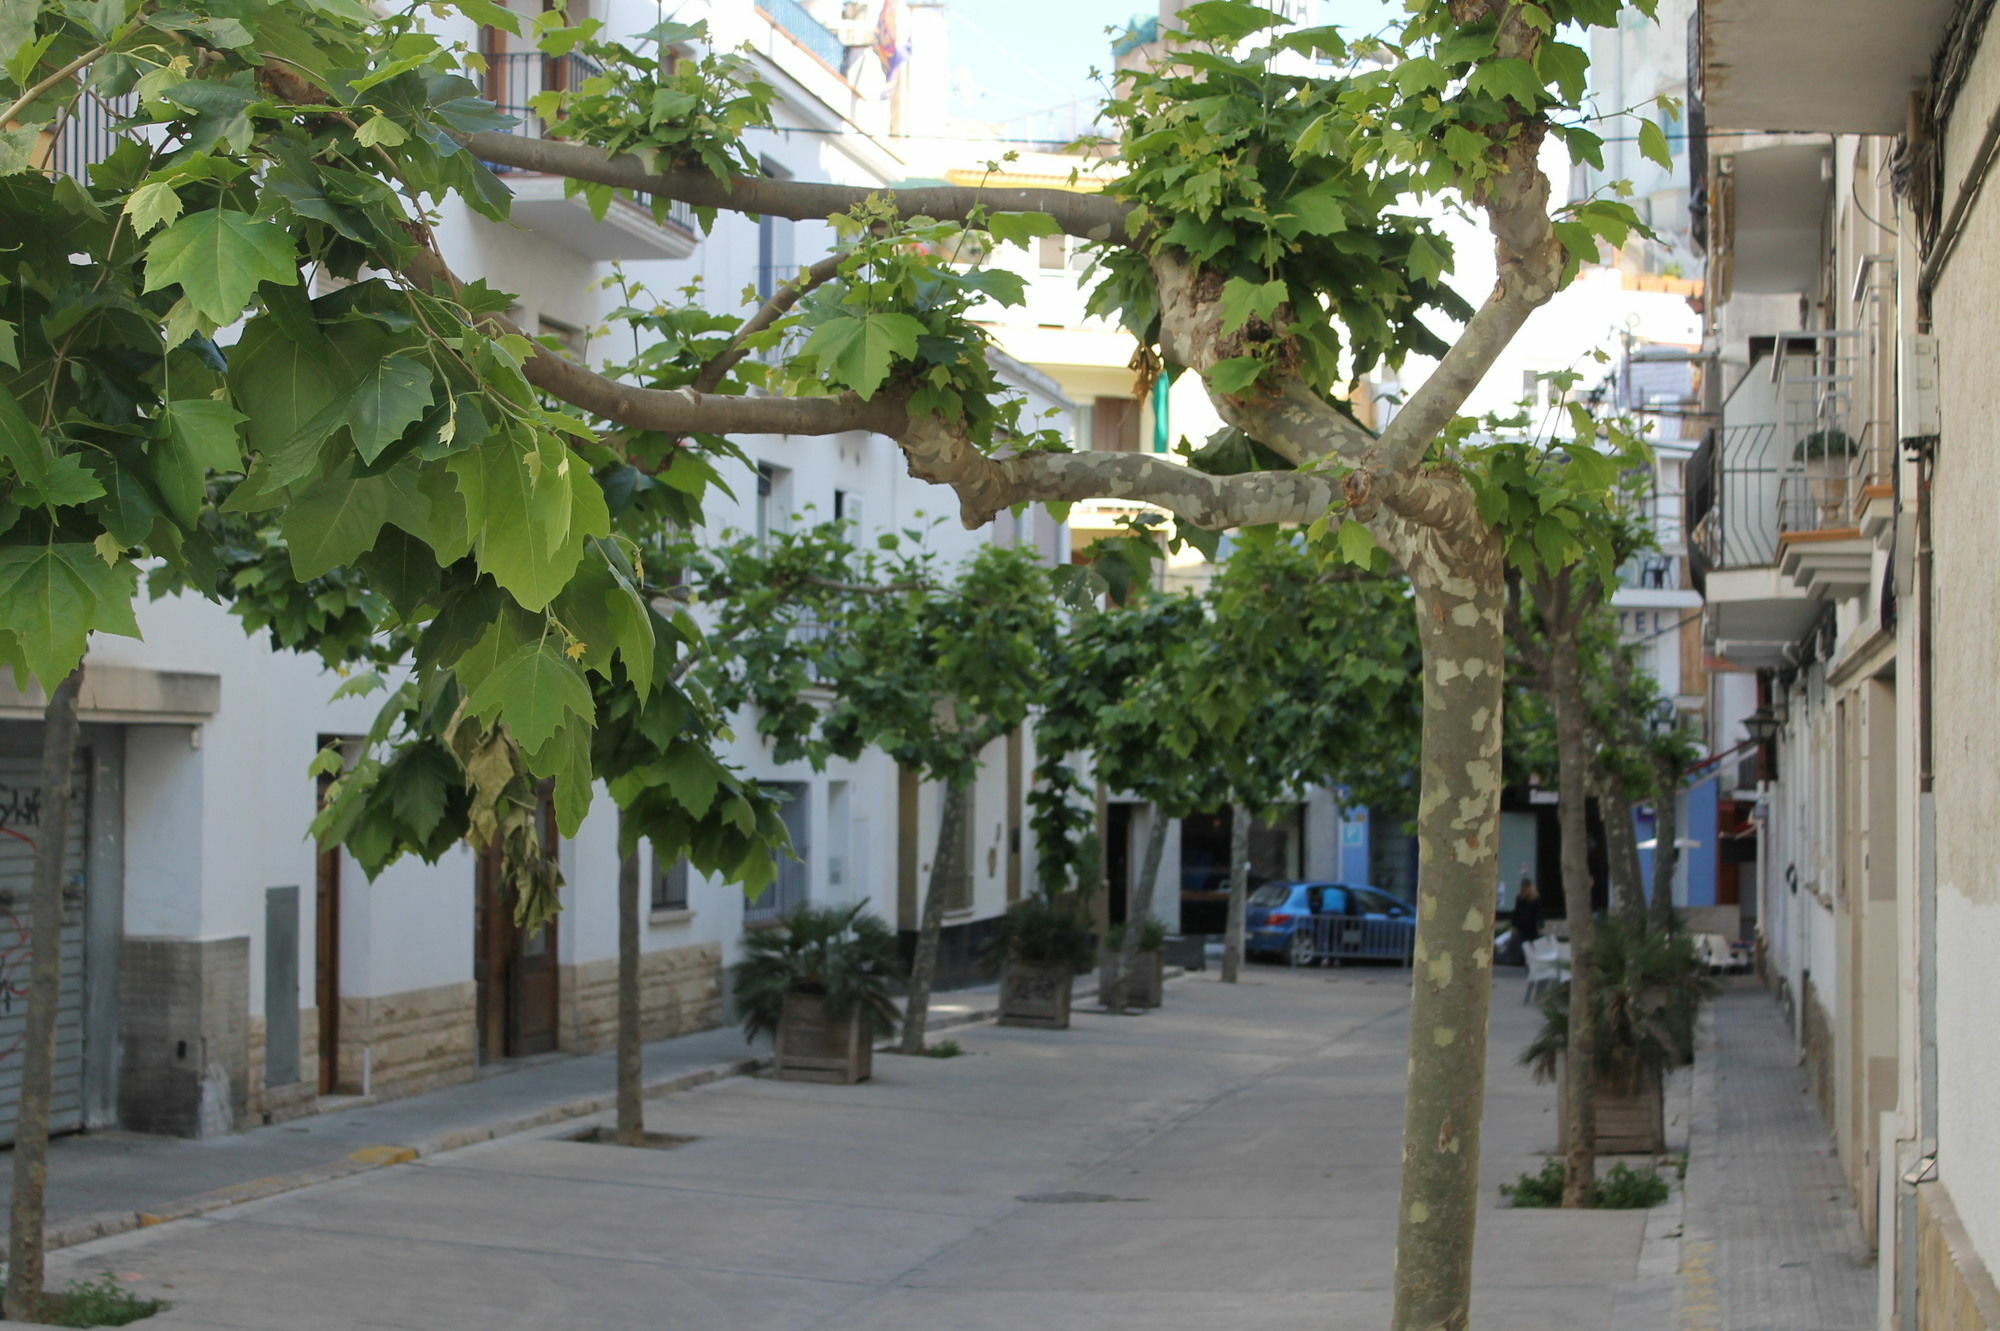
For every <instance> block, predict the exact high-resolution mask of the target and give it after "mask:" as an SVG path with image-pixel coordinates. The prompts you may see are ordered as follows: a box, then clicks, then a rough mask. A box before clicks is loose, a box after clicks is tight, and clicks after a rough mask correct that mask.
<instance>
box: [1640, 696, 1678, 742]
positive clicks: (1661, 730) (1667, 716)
mask: <svg viewBox="0 0 2000 1331" xmlns="http://www.w3.org/2000/svg"><path fill="white" fill-rule="evenodd" d="M1646 720H1647V722H1648V723H1649V724H1650V725H1651V726H1652V727H1653V733H1654V734H1656V735H1670V734H1672V733H1673V732H1674V730H1675V729H1676V728H1677V727H1678V726H1679V725H1680V723H1681V708H1680V704H1679V703H1677V702H1675V701H1674V700H1673V699H1672V698H1661V699H1658V700H1657V701H1655V702H1654V703H1653V710H1652V714H1651V715H1649V716H1648V717H1647V718H1646Z"/></svg>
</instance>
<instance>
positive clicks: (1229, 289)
mask: <svg viewBox="0 0 2000 1331" xmlns="http://www.w3.org/2000/svg"><path fill="white" fill-rule="evenodd" d="M1285 296H1286V290H1285V283H1284V280H1283V279H1282V278H1277V279H1273V280H1272V281H1269V282H1263V283H1256V282H1246V281H1244V280H1243V279H1242V278H1240V277H1232V278H1230V279H1229V280H1228V281H1227V282H1225V283H1223V284H1222V331H1223V332H1224V333H1225V334H1227V333H1233V332H1235V331H1236V330H1237V329H1239V328H1241V327H1242V326H1243V325H1244V324H1246V323H1248V322H1249V321H1250V316H1251V315H1253V314H1254V315H1256V316H1257V317H1258V318H1261V319H1265V320H1268V319H1270V317H1271V316H1272V314H1274V313H1276V311H1277V308H1278V307H1279V306H1280V305H1282V304H1284V303H1285Z"/></svg>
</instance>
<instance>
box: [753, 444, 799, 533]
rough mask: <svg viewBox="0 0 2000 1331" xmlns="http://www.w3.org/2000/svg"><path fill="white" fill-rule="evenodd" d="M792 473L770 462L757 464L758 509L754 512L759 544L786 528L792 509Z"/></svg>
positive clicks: (754, 524)
mask: <svg viewBox="0 0 2000 1331" xmlns="http://www.w3.org/2000/svg"><path fill="white" fill-rule="evenodd" d="M791 481H792V473H791V471H790V470H789V469H788V468H785V467H774V466H772V465H771V464H770V463H768V462H760V463H758V464H757V498H756V509H755V511H754V513H753V514H752V521H753V526H754V527H755V530H756V533H757V541H758V544H760V545H761V544H763V543H764V542H765V541H767V540H769V539H770V537H771V533H772V532H774V531H783V530H784V529H785V515H786V514H787V513H789V512H790V511H791V503H792V485H791Z"/></svg>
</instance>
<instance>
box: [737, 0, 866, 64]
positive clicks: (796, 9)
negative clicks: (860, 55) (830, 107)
mask: <svg viewBox="0 0 2000 1331" xmlns="http://www.w3.org/2000/svg"><path fill="white" fill-rule="evenodd" d="M757 8H758V9H760V10H762V11H763V14H764V17H765V18H767V19H769V20H770V21H771V25H772V26H773V27H775V28H777V29H778V31H780V32H782V33H784V34H785V35H786V36H787V37H790V38H791V39H792V40H793V41H794V42H796V43H798V45H799V47H800V49H802V50H804V51H805V52H806V53H807V54H808V55H811V56H812V57H813V58H814V59H816V60H818V61H819V62H820V63H821V64H823V65H825V66H826V67H827V68H828V69H829V70H831V71H832V72H833V73H835V74H838V75H840V76H841V77H842V78H845V77H846V68H845V67H846V64H847V46H846V44H845V43H843V42H842V41H841V40H840V38H839V37H838V36H836V35H835V34H834V32H833V30H832V29H830V28H828V27H827V26H826V25H825V24H824V23H821V22H820V21H819V20H818V19H816V18H814V17H813V16H812V15H811V14H809V13H807V12H806V9H805V6H803V5H801V4H799V3H798V0H757Z"/></svg>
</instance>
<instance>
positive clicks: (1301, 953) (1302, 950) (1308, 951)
mask: <svg viewBox="0 0 2000 1331" xmlns="http://www.w3.org/2000/svg"><path fill="white" fill-rule="evenodd" d="M1285 960H1287V961H1289V962H1291V963H1292V965H1294V966H1310V965H1312V964H1313V963H1315V962H1317V961H1318V960H1319V953H1318V952H1317V951H1316V950H1315V949H1314V947H1313V940H1312V935H1311V934H1309V933H1307V932H1306V931H1305V930H1303V929H1294V930H1293V931H1292V941H1291V942H1289V943H1287V944H1285Z"/></svg>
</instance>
